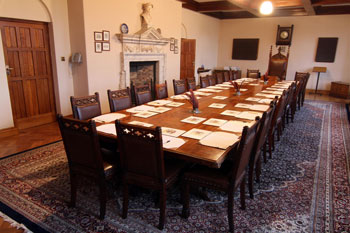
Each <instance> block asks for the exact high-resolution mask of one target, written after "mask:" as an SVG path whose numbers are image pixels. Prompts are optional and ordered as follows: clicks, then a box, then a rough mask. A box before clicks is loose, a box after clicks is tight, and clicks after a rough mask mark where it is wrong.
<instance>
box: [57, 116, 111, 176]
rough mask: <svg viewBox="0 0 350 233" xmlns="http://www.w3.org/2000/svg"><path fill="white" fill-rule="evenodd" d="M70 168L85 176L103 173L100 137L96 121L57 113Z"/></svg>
mask: <svg viewBox="0 0 350 233" xmlns="http://www.w3.org/2000/svg"><path fill="white" fill-rule="evenodd" d="M57 121H58V125H59V127H60V131H61V135H62V140H63V144H64V148H65V151H66V154H67V158H68V164H69V169H71V171H74V172H77V173H80V174H82V175H85V176H90V177H91V176H92V177H98V176H99V175H101V174H104V173H103V160H102V156H101V150H100V144H99V138H98V135H97V131H96V125H95V122H94V121H91V120H90V121H81V120H76V119H71V118H66V117H62V115H57Z"/></svg>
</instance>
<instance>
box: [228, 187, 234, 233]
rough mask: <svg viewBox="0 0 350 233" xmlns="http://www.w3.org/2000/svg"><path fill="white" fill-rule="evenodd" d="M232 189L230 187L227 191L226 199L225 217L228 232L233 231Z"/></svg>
mask: <svg viewBox="0 0 350 233" xmlns="http://www.w3.org/2000/svg"><path fill="white" fill-rule="evenodd" d="M233 193H234V191H233V189H230V190H229V192H228V200H227V218H228V225H229V232H234V223H233V206H234V200H233Z"/></svg>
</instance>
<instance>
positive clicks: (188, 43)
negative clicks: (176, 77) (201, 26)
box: [180, 38, 196, 79]
mask: <svg viewBox="0 0 350 233" xmlns="http://www.w3.org/2000/svg"><path fill="white" fill-rule="evenodd" d="M195 60H196V40H195V39H184V38H182V39H181V60H180V79H186V78H194V70H195Z"/></svg>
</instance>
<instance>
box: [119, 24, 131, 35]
mask: <svg viewBox="0 0 350 233" xmlns="http://www.w3.org/2000/svg"><path fill="white" fill-rule="evenodd" d="M120 31H121V32H122V33H123V34H127V33H128V32H129V28H128V25H126V24H125V23H123V24H122V25H121V26H120Z"/></svg>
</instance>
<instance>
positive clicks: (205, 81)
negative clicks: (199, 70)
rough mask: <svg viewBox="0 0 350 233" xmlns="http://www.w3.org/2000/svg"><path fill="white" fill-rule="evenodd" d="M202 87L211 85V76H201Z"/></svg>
mask: <svg viewBox="0 0 350 233" xmlns="http://www.w3.org/2000/svg"><path fill="white" fill-rule="evenodd" d="M199 79H200V86H201V88H205V87H209V86H210V85H209V76H208V75H207V76H205V77H199Z"/></svg>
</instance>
